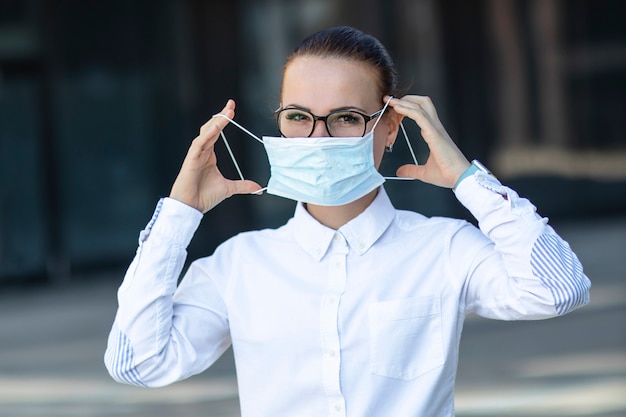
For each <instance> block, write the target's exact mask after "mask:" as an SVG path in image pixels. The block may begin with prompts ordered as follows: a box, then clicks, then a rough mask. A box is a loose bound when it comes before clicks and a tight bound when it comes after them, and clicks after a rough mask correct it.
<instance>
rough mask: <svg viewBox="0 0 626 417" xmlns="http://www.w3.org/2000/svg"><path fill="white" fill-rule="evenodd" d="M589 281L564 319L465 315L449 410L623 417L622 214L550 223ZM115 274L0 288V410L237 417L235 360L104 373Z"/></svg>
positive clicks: (625, 279)
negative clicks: (168, 372)
mask: <svg viewBox="0 0 626 417" xmlns="http://www.w3.org/2000/svg"><path fill="white" fill-rule="evenodd" d="M557 230H559V232H560V233H561V234H562V235H563V236H564V237H565V238H566V239H567V240H568V241H569V242H570V244H571V245H572V247H573V248H574V249H575V250H576V252H577V254H578V255H579V257H580V258H581V260H582V262H583V265H584V266H585V270H586V272H587V274H588V275H589V277H590V278H591V279H592V281H593V284H594V286H593V289H592V303H591V304H590V305H589V306H587V307H586V308H584V309H582V310H579V311H577V312H574V313H572V314H570V315H568V316H566V317H563V318H559V319H553V320H546V321H539V322H514V323H505V322H497V321H488V320H483V319H476V318H472V319H470V320H468V322H467V324H466V327H465V330H464V335H463V341H462V350H461V362H460V366H459V376H458V383H457V415H458V416H459V417H470V416H483V417H490V416H514V417H565V416H579V417H592V416H593V417H624V416H626V218H622V219H608V220H600V221H594V222H576V223H566V224H561V225H557ZM119 279H120V278H119V277H112V276H111V275H110V274H107V275H106V276H103V277H100V278H99V279H94V278H91V279H88V280H87V279H83V280H76V281H77V282H75V283H73V284H72V285H70V286H69V287H66V288H62V289H60V288H18V289H15V288H12V289H8V288H2V287H0V330H1V332H2V333H1V334H2V337H1V338H0V416H3V417H26V416H28V417H43V416H46V417H73V416H80V417H113V416H134V417H144V416H145V417H147V416H150V417H165V416H168V417H169V416H177V417H192V416H193V417H196V416H210V417H232V416H238V415H239V413H238V405H237V389H236V382H235V378H234V373H233V368H232V357H231V356H230V354H227V355H226V356H225V357H224V358H223V359H222V360H220V361H219V362H218V363H217V364H216V366H215V367H214V368H212V369H211V370H209V371H208V372H206V373H205V374H202V375H200V376H197V377H195V378H192V379H190V380H188V381H185V382H181V383H178V384H175V385H172V386H170V387H166V388H161V389H150V390H147V389H139V388H133V387H128V386H124V385H120V384H116V383H114V382H112V381H111V380H110V379H109V377H108V375H107V374H106V371H105V369H104V366H103V365H102V354H103V351H104V347H105V343H106V336H107V333H108V330H109V327H110V325H111V322H112V320H113V315H114V312H115V308H116V305H115V290H116V287H117V284H118V282H119Z"/></svg>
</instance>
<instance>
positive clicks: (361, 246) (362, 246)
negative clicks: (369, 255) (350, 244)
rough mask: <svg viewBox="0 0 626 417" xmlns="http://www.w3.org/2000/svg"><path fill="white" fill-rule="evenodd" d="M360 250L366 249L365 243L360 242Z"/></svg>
mask: <svg viewBox="0 0 626 417" xmlns="http://www.w3.org/2000/svg"><path fill="white" fill-rule="evenodd" d="M359 249H361V250H363V249H365V243H363V242H359Z"/></svg>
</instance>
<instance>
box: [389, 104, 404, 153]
mask: <svg viewBox="0 0 626 417" xmlns="http://www.w3.org/2000/svg"><path fill="white" fill-rule="evenodd" d="M387 112H388V113H387V123H386V125H387V138H386V141H385V146H392V145H393V144H394V143H395V141H396V138H397V137H398V130H399V129H400V123H401V122H402V119H403V118H404V116H402V115H401V114H398V113H396V112H395V111H394V110H393V109H392V108H391V107H390V108H388V109H387Z"/></svg>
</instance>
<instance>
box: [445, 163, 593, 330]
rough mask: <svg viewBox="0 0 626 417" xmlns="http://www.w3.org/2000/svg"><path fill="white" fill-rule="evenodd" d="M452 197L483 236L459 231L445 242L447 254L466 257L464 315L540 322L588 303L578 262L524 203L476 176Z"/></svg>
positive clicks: (586, 283)
mask: <svg viewBox="0 0 626 417" xmlns="http://www.w3.org/2000/svg"><path fill="white" fill-rule="evenodd" d="M454 192H455V194H456V196H457V198H458V199H459V201H460V202H461V203H462V204H463V205H464V206H465V207H466V208H467V209H468V210H469V211H470V212H471V213H472V214H473V216H474V217H475V218H476V219H477V220H478V225H479V228H480V231H481V232H482V235H483V236H479V237H477V236H476V233H479V232H477V231H476V232H472V231H471V230H470V229H471V228H469V227H467V228H461V229H459V231H458V232H457V233H456V235H455V236H453V239H452V242H451V251H452V252H451V253H464V254H465V255H464V256H465V259H467V258H468V256H467V254H468V253H469V254H471V260H468V261H467V262H466V266H467V269H466V271H465V284H464V291H463V297H464V305H465V307H466V310H467V312H475V313H477V314H479V315H482V316H484V317H489V318H496V319H503V320H519V319H541V318H548V317H553V316H559V315H563V314H566V313H568V312H570V311H572V310H574V309H576V308H578V307H581V306H583V305H585V304H587V303H588V302H589V288H590V285H591V284H590V281H589V279H588V278H587V277H586V276H585V274H584V273H583V268H582V266H581V264H580V261H579V260H578V258H577V257H576V255H575V254H574V252H573V251H572V250H571V248H570V246H569V245H568V244H567V242H565V241H564V240H563V239H561V237H559V236H558V235H557V234H556V232H555V231H554V230H553V229H552V227H550V226H549V225H548V220H547V219H545V218H542V217H541V216H539V215H538V214H537V212H536V208H535V206H534V205H533V204H532V203H531V202H530V201H528V200H527V199H525V198H521V197H519V196H518V194H517V193H516V192H515V191H513V190H511V189H510V188H508V187H505V186H503V185H502V184H501V183H500V182H499V181H498V180H497V179H496V178H494V177H493V176H491V175H488V174H485V173H483V172H480V171H477V172H474V173H473V174H472V175H470V176H468V177H467V178H465V179H464V180H463V181H462V182H460V183H459V184H458V186H457V187H456V189H455V191H454ZM474 230H475V229H474ZM462 257H463V256H461V258H462Z"/></svg>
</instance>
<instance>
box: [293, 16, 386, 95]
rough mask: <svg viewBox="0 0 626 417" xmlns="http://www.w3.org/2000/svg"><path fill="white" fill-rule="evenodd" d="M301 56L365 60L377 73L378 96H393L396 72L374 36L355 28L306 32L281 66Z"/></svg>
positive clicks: (384, 50)
mask: <svg viewBox="0 0 626 417" xmlns="http://www.w3.org/2000/svg"><path fill="white" fill-rule="evenodd" d="M302 56H314V57H320V58H339V59H346V60H350V61H356V62H364V63H367V64H368V65H370V66H371V68H372V69H373V70H374V71H375V72H376V73H377V75H378V87H379V89H380V93H381V95H383V96H384V95H391V96H397V93H398V91H397V89H398V74H397V70H396V67H395V65H394V63H393V60H392V59H391V56H390V55H389V52H388V51H387V49H386V48H385V46H384V45H383V44H382V43H381V42H380V41H379V40H378V39H376V38H375V37H373V36H371V35H368V34H365V33H363V32H361V31H360V30H358V29H355V28H353V27H350V26H338V27H333V28H329V29H325V30H322V31H320V32H316V33H314V34H312V35H310V36H309V37H307V38H306V39H304V40H303V41H302V43H300V45H299V46H298V47H297V48H296V49H295V50H294V51H293V52H292V53H291V54H290V55H289V57H288V58H287V62H286V64H285V68H286V67H287V66H288V65H289V63H290V62H291V61H293V60H294V59H295V58H298V57H302Z"/></svg>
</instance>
